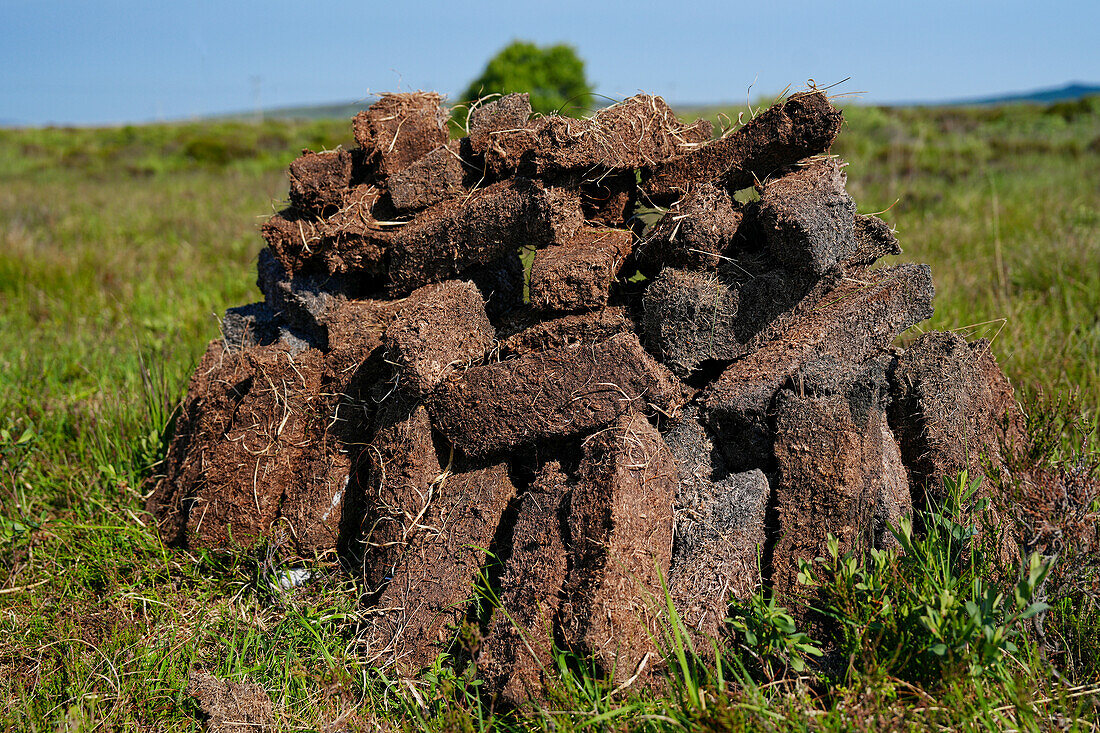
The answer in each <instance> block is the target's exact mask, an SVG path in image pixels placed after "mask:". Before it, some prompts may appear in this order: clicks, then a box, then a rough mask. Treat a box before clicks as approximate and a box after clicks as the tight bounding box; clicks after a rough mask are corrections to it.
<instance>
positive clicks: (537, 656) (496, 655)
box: [478, 461, 572, 704]
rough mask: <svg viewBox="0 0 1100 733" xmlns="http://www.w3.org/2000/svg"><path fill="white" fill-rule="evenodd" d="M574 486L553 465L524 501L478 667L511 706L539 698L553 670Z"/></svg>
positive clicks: (556, 466) (527, 493) (566, 569)
mask: <svg viewBox="0 0 1100 733" xmlns="http://www.w3.org/2000/svg"><path fill="white" fill-rule="evenodd" d="M571 486H572V485H571V482H570V480H569V477H568V476H566V475H565V473H564V472H563V471H562V468H561V464H560V463H558V462H557V461H553V462H550V463H548V464H546V465H545V466H543V467H542V469H541V470H540V471H539V473H538V475H537V476H536V478H535V481H534V483H533V484H532V485H531V487H530V488H529V489H528V490H527V492H526V493H525V494H523V496H522V498H521V499H520V503H519V513H518V515H517V517H516V522H515V524H514V525H513V540H512V553H511V555H509V557H508V560H507V562H506V563H505V569H504V573H503V575H502V577H501V580H500V592H499V596H498V597H499V598H500V608H499V609H497V610H495V611H494V612H493V619H492V621H491V623H490V625H489V629H488V632H487V634H486V636H485V639H484V641H483V642H482V645H481V650H480V656H479V658H478V669H479V670H480V671H481V673H482V676H483V677H484V678H485V679H486V681H487V682H488V684H489V689H490V690H491V691H492V692H493V693H494V694H499V695H501V696H502V697H503V698H504V699H505V700H507V701H509V702H511V703H513V704H519V703H522V702H524V701H526V700H527V699H528V698H529V697H532V696H537V695H538V694H539V691H540V690H541V689H542V684H543V681H544V674H545V673H546V672H547V671H552V670H554V668H555V663H554V658H553V648H552V647H553V641H554V622H555V619H556V617H557V614H558V608H559V605H560V603H561V593H562V587H563V585H564V584H565V579H566V572H567V571H568V568H569V561H568V558H567V556H566V547H565V544H564V542H563V540H562V527H561V518H562V516H563V515H564V508H563V506H562V502H563V500H564V499H565V497H566V493H567V492H568V491H569V489H570V488H571Z"/></svg>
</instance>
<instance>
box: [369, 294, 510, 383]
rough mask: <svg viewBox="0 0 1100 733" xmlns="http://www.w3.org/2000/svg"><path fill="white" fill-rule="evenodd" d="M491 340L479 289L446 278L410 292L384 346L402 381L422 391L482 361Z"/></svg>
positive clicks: (387, 331)
mask: <svg viewBox="0 0 1100 733" xmlns="http://www.w3.org/2000/svg"><path fill="white" fill-rule="evenodd" d="M494 338H495V332H494V330H493V326H492V324H491V323H489V317H488V316H487V315H486V314H485V303H484V301H482V299H481V292H480V291H479V290H478V289H477V286H476V285H474V284H473V283H472V282H469V281H467V280H448V281H447V282H445V283H440V284H438V285H426V286H425V287H423V288H420V289H419V290H416V291H414V292H413V293H412V295H410V296H409V297H408V298H407V299H406V300H405V303H404V305H403V307H402V308H401V310H400V311H398V313H397V317H396V318H395V319H394V321H393V323H391V324H390V325H389V327H388V328H387V329H386V333H385V336H384V337H383V343H384V344H385V346H386V349H387V351H388V352H389V357H390V359H391V360H392V361H393V362H394V363H395V364H397V366H398V369H399V373H400V375H401V380H402V381H403V382H404V383H406V384H408V385H409V386H410V387H411V388H412V389H414V390H416V391H418V392H420V393H425V392H428V391H430V390H431V389H433V388H434V387H435V386H436V385H437V384H439V382H440V381H441V380H442V379H443V378H444V377H446V376H447V375H448V374H450V373H451V372H453V371H454V370H456V369H462V368H464V367H468V366H470V365H472V364H476V363H477V362H480V361H481V359H482V358H483V357H484V356H485V352H487V351H488V350H489V347H490V346H492V344H493V340H494Z"/></svg>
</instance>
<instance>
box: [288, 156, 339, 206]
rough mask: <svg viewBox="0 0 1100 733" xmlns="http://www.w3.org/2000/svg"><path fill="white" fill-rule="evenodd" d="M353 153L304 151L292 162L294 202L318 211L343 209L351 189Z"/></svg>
mask: <svg viewBox="0 0 1100 733" xmlns="http://www.w3.org/2000/svg"><path fill="white" fill-rule="evenodd" d="M351 170H352V161H351V153H349V152H348V151H346V150H327V151H325V152H322V153H314V152H311V151H308V150H306V151H304V152H303V154H302V156H301V157H299V158H297V159H296V160H295V161H294V162H292V163H291V164H290V168H289V169H288V170H287V176H288V177H289V178H290V203H291V204H293V205H294V206H295V207H296V208H298V209H301V210H302V211H309V212H312V213H316V214H321V213H324V212H325V211H327V210H331V209H339V208H341V207H342V206H343V205H344V199H345V198H346V197H347V194H348V191H349V190H350V188H351Z"/></svg>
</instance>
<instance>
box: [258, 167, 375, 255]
mask: <svg viewBox="0 0 1100 733" xmlns="http://www.w3.org/2000/svg"><path fill="white" fill-rule="evenodd" d="M380 196H381V193H380V192H379V190H378V189H377V188H374V187H372V186H367V185H362V186H356V187H355V188H354V189H352V191H351V193H350V194H349V195H348V199H347V201H346V202H345V205H344V208H342V209H340V210H339V211H338V212H336V213H335V214H333V215H332V216H330V217H329V218H327V219H318V218H316V217H314V216H312V215H310V214H307V213H305V212H302V211H299V210H297V209H293V208H292V209H286V210H284V211H281V212H279V213H278V214H275V215H274V216H272V217H271V218H270V219H268V220H267V222H265V223H264V225H263V226H262V227H261V228H260V232H261V234H263V237H264V239H265V240H267V243H268V246H269V247H270V248H271V251H272V253H273V254H274V255H275V258H276V259H277V260H278V261H279V263H280V264H282V266H283V268H284V269H285V270H286V272H287V274H288V275H290V276H296V275H297V274H298V273H300V272H303V271H306V272H318V271H320V272H326V273H328V274H342V273H354V274H358V275H374V276H377V275H381V274H383V272H384V265H385V259H384V258H385V253H386V247H387V246H388V245H389V242H390V240H391V238H392V236H393V231H392V227H389V226H387V225H384V224H382V223H381V222H379V221H378V220H377V219H375V217H374V210H375V208H376V206H377V205H378V204H379V198H380Z"/></svg>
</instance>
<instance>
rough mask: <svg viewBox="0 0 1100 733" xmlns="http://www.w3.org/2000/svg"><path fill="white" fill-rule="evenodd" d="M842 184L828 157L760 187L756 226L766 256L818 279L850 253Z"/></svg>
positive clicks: (850, 211) (851, 222)
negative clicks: (763, 240)
mask: <svg viewBox="0 0 1100 733" xmlns="http://www.w3.org/2000/svg"><path fill="white" fill-rule="evenodd" d="M845 180H846V177H845V175H844V171H843V169H842V167H841V164H840V163H839V162H838V161H837V160H836V159H832V158H829V159H826V160H820V161H814V162H812V163H810V164H808V165H806V166H805V167H802V168H797V169H795V170H794V171H792V172H790V173H788V174H787V175H785V176H782V177H780V178H777V179H775V180H774V181H769V182H768V183H767V184H765V186H764V193H763V195H762V196H761V197H760V209H759V211H760V213H759V223H760V227H761V228H762V229H763V231H764V233H765V240H766V242H767V246H768V249H769V250H770V251H771V253H772V255H773V256H774V257H775V258H776V259H777V260H778V261H779V262H781V263H782V264H783V265H784V266H786V267H787V268H788V269H789V270H792V271H794V272H799V271H806V272H808V273H810V274H812V275H813V276H815V277H821V276H822V275H824V274H825V273H826V272H828V271H829V270H830V269H832V268H833V267H835V266H836V265H837V263H840V262H844V261H845V260H846V259H848V258H849V257H850V256H851V255H852V253H853V252H854V250H855V248H856V240H855V235H854V231H853V230H854V227H855V214H856V203H855V201H853V200H852V197H851V196H849V195H848V192H847V191H845V190H844V184H845Z"/></svg>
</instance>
